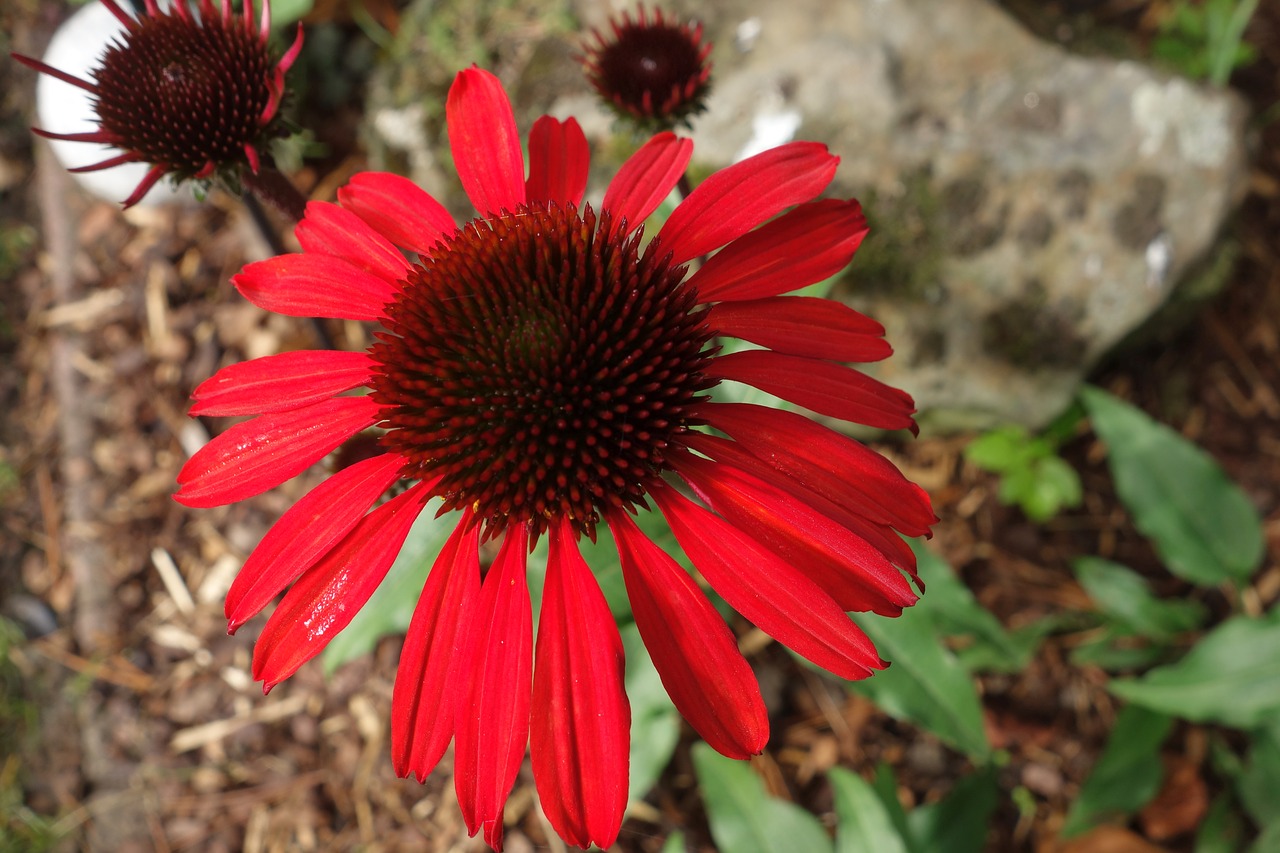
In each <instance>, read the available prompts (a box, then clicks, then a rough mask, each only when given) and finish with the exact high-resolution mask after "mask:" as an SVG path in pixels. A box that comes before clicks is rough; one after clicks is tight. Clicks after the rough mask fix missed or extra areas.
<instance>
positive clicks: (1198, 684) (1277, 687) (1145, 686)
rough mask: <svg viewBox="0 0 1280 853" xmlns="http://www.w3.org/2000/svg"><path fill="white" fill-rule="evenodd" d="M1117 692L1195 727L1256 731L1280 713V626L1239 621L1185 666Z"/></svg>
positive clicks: (1120, 686) (1209, 639) (1202, 645)
mask: <svg viewBox="0 0 1280 853" xmlns="http://www.w3.org/2000/svg"><path fill="white" fill-rule="evenodd" d="M1109 689H1110V690H1111V692H1112V693H1114V694H1116V695H1117V696H1119V697H1121V698H1122V699H1126V700H1128V701H1130V702H1133V703H1134V704H1137V705H1142V706H1144V707H1147V708H1150V709H1152V710H1155V711H1161V712H1163V713H1166V714H1171V715H1174V716H1178V717H1183V718H1185V719H1188V720H1193V721H1195V722H1211V723H1221V724H1223V725H1227V726H1236V727H1239V728H1253V727H1255V726H1260V725H1264V724H1266V723H1268V722H1269V721H1271V720H1274V719H1275V716H1276V715H1277V714H1280V623H1277V622H1275V621H1274V620H1270V619H1249V618H1247V617H1244V616H1237V617H1235V618H1233V619H1228V620H1227V621H1226V622H1223V623H1222V624H1221V625H1219V626H1218V627H1217V628H1215V629H1214V630H1213V631H1211V632H1209V633H1208V634H1206V635H1205V636H1204V637H1203V638H1201V640H1200V641H1199V642H1198V643H1196V645H1195V647H1194V648H1193V649H1192V650H1191V651H1190V652H1188V653H1187V655H1186V656H1185V657H1184V658H1183V659H1182V660H1180V661H1178V662H1177V663H1174V664H1170V665H1169V666H1162V667H1160V668H1158V669H1154V670H1152V671H1151V672H1149V673H1147V674H1146V675H1145V676H1143V677H1142V678H1139V679H1130V680H1124V681H1113V682H1111V684H1110V685H1109Z"/></svg>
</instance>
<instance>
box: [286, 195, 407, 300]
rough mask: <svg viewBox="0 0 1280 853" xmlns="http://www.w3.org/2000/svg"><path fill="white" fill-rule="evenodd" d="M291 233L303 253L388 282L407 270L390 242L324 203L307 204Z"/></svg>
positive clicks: (366, 226)
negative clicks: (325, 257)
mask: <svg viewBox="0 0 1280 853" xmlns="http://www.w3.org/2000/svg"><path fill="white" fill-rule="evenodd" d="M293 233H294V235H295V236H296V237H297V238H298V243H299V244H300V245H301V246H302V248H303V250H304V251H307V252H312V253H315V254H318V255H331V256H334V257H339V258H342V259H343V260H347V261H351V263H353V264H355V265H356V266H358V267H360V268H361V269H364V270H365V271H366V272H369V273H372V274H373V275H376V276H378V277H379V278H384V279H386V280H387V281H398V280H399V279H401V278H403V277H404V273H405V270H407V269H408V268H409V262H408V261H407V260H405V257H404V255H402V254H400V250H399V249H397V248H396V247H395V246H394V245H392V243H391V241H390V240H388V239H387V238H386V237H384V236H383V235H381V234H379V233H378V232H377V231H375V230H374V229H373V227H372V226H370V225H369V223H367V222H365V221H364V220H363V219H361V218H360V217H359V216H356V215H355V214H354V213H352V212H351V211H349V210H346V209H344V208H342V207H339V206H338V205H336V204H331V203H330V202H327V201H309V202H307V209H306V214H305V215H304V216H303V217H302V221H301V222H299V223H298V224H297V226H296V227H294V229H293Z"/></svg>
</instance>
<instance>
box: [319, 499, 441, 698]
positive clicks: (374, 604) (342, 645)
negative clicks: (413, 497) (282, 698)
mask: <svg viewBox="0 0 1280 853" xmlns="http://www.w3.org/2000/svg"><path fill="white" fill-rule="evenodd" d="M439 506H440V504H439V501H435V500H433V501H432V502H431V503H429V504H427V508H426V509H424V510H423V511H422V515H420V516H418V520H417V521H415V522H414V523H413V527H411V528H410V529H409V536H408V537H407V538H406V539H405V540H404V545H403V546H402V547H401V548H400V554H399V555H398V556H397V557H396V561H395V562H394V563H392V564H391V568H390V569H389V570H388V571H387V576H386V578H384V579H383V581H382V583H381V585H379V586H378V588H377V589H376V590H374V592H373V595H371V596H369V600H368V601H367V602H366V603H365V605H364V607H362V608H360V610H359V611H358V612H357V613H356V615H355V616H354V617H353V618H352V620H351V622H350V624H348V625H347V627H346V628H344V629H342V631H341V632H340V633H339V634H338V636H336V637H334V638H333V641H332V642H330V643H329V645H328V646H326V647H325V650H324V656H323V660H324V671H325V673H326V674H330V673H332V672H333V671H334V670H335V669H337V668H338V667H340V666H342V665H343V664H344V663H346V662H347V661H350V660H354V659H355V658H358V657H360V656H361V655H363V654H367V653H368V652H371V651H373V647H374V646H375V645H377V643H378V640H380V639H382V638H383V637H385V636H387V635H388V634H403V633H404V632H405V631H407V630H408V629H409V620H410V619H412V618H413V609H414V608H415V607H417V606H418V596H419V595H420V594H421V593H422V586H423V584H424V583H426V580H427V573H428V572H430V571H431V564H432V563H434V562H435V559H436V556H437V555H438V554H439V553H440V549H441V548H443V547H444V543H445V542H446V541H447V540H448V539H449V534H451V533H453V529H454V525H455V524H456V523H457V520H458V516H457V515H453V514H449V515H446V516H444V517H443V518H436V517H435V514H436V510H437V509H439Z"/></svg>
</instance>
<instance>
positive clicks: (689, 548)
mask: <svg viewBox="0 0 1280 853" xmlns="http://www.w3.org/2000/svg"><path fill="white" fill-rule="evenodd" d="M650 494H651V495H653V498H654V500H655V501H657V503H658V506H659V507H660V508H661V509H662V514H663V515H664V516H666V519H667V523H668V524H670V525H671V530H672V532H673V533H675V535H676V540H677V541H678V542H679V543H680V547H682V548H684V552H685V553H686V554H688V555H689V559H690V560H692V561H693V565H694V566H696V567H697V569H698V571H700V572H702V576H703V577H705V578H706V579H707V582H708V583H709V584H711V587H712V588H713V589H714V590H715V591H716V592H718V593H720V595H721V596H722V597H723V598H724V600H725V601H727V602H728V603H729V606H730V607H732V608H733V609H734V610H736V611H738V612H739V613H741V614H742V615H743V616H745V617H746V618H747V619H749V620H751V621H752V622H754V623H755V624H756V626H757V627H759V628H760V630H762V631H764V632H765V633H766V634H768V635H769V636H771V637H773V638H774V639H776V640H777V641H778V642H780V643H782V644H783V645H784V646H787V647H788V648H789V649H791V650H792V651H794V652H795V653H796V654H798V655H800V656H801V657H804V658H807V659H808V660H810V661H813V662H814V663H815V664H817V665H818V666H820V667H822V668H823V669H825V670H827V671H828V672H831V673H833V674H835V675H837V676H839V677H841V678H846V679H859V678H866V677H867V676H868V675H870V674H871V671H872V670H873V669H882V668H883V667H884V666H885V665H886V664H885V663H884V661H882V660H880V656H879V655H878V654H876V649H875V646H874V645H872V643H871V641H870V640H869V639H867V635H866V634H864V633H862V630H861V629H860V628H859V627H858V626H857V625H855V624H853V620H851V619H850V618H849V616H848V615H847V614H846V613H845V612H844V611H843V610H841V609H840V607H839V605H837V604H836V603H835V602H834V601H832V600H831V596H829V595H827V594H826V593H825V592H823V591H822V590H821V589H820V588H819V587H818V585H817V584H815V583H814V582H813V581H811V580H809V579H808V578H807V577H805V576H804V575H803V574H801V572H800V571H799V570H797V569H795V568H794V567H792V566H791V564H790V563H788V562H787V561H786V560H783V559H782V558H781V557H779V556H778V555H776V554H774V553H773V552H772V551H770V550H769V549H768V548H766V547H764V546H763V545H761V544H760V543H759V542H757V541H756V540H754V539H752V538H751V537H750V536H748V535H747V534H746V533H744V532H743V531H741V530H739V529H738V528H737V527H735V526H734V525H732V524H730V523H729V522H727V521H725V520H724V519H722V518H720V517H719V516H717V515H714V514H713V513H711V512H708V511H707V510H705V509H703V508H702V507H700V506H698V505H697V504H695V503H692V502H691V501H690V500H689V499H688V498H686V497H684V496H682V495H681V494H680V493H679V492H677V491H675V490H674V489H671V488H669V487H666V486H661V487H659V488H656V489H652V490H651V491H650Z"/></svg>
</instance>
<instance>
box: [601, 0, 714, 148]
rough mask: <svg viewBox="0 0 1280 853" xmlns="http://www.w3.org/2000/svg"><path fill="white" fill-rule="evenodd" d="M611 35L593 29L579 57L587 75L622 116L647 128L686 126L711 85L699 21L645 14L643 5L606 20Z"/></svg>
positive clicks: (699, 109)
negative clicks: (683, 21)
mask: <svg viewBox="0 0 1280 853" xmlns="http://www.w3.org/2000/svg"><path fill="white" fill-rule="evenodd" d="M609 27H610V29H611V30H612V31H613V36H612V38H610V37H608V36H605V35H602V34H601V33H600V31H599V30H596V31H594V32H593V33H592V35H593V36H594V37H595V44H593V45H588V46H587V48H586V52H585V54H584V56H583V57H582V64H583V66H584V67H585V68H586V72H587V79H588V80H590V81H591V85H592V86H594V87H595V90H596V91H597V92H599V93H600V97H602V98H604V100H605V102H606V103H608V104H609V106H610V107H611V108H612V109H613V110H614V111H615V112H617V113H618V114H619V115H620V116H622V117H623V118H626V119H629V120H632V121H635V122H636V123H637V124H639V125H640V126H641V127H642V128H645V129H648V130H667V129H670V128H673V127H676V126H678V125H687V124H688V122H689V119H690V118H691V117H692V116H694V115H697V114H698V113H700V112H702V111H703V110H704V109H706V103H705V102H706V97H707V93H708V91H709V90H710V88H711V63H710V62H709V61H708V59H707V57H708V56H709V55H710V54H711V44H710V43H709V42H704V41H703V40H702V24H700V23H693V24H676V23H673V22H671V21H668V20H666V19H665V18H664V17H663V15H662V11H661V10H658V9H655V10H653V15H652V19H650V18H649V16H648V13H647V12H646V10H645V8H644V6H641V7H640V8H639V9H638V11H637V12H636V17H635V20H632V19H631V17H630V16H629V15H628V14H627V13H625V12H624V13H623V14H622V16H621V18H619V19H614V20H611V21H610V22H609Z"/></svg>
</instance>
